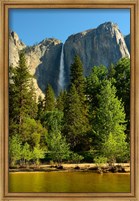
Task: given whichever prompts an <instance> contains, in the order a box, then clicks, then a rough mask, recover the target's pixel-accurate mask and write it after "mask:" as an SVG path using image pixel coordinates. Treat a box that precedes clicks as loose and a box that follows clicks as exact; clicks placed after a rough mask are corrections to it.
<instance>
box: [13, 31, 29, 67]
mask: <svg viewBox="0 0 139 201" xmlns="http://www.w3.org/2000/svg"><path fill="white" fill-rule="evenodd" d="M25 47H26V45H25V44H24V43H23V42H21V40H20V39H19V37H18V35H17V34H16V33H15V32H13V31H12V32H11V33H9V64H10V65H12V66H13V67H15V66H17V65H18V61H19V51H20V50H22V49H24V48H25Z"/></svg>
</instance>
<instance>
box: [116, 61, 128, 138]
mask: <svg viewBox="0 0 139 201" xmlns="http://www.w3.org/2000/svg"><path fill="white" fill-rule="evenodd" d="M113 77H114V78H115V80H116V83H115V87H116V89H117V93H116V94H117V96H118V97H119V99H121V100H122V102H123V104H124V109H125V113H126V120H127V129H126V133H127V140H128V142H129V141H130V59H129V58H122V59H120V60H119V61H118V62H117V64H116V65H115V74H114V76H113Z"/></svg>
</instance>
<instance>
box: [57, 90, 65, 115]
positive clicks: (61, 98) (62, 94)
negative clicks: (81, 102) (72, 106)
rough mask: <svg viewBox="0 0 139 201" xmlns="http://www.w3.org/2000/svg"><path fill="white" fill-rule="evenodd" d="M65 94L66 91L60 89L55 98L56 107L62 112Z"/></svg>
mask: <svg viewBox="0 0 139 201" xmlns="http://www.w3.org/2000/svg"><path fill="white" fill-rule="evenodd" d="M66 96H67V92H66V91H61V92H60V94H59V96H58V97H57V100H56V108H57V109H58V110H60V111H62V112H63V111H64V108H65V104H66Z"/></svg>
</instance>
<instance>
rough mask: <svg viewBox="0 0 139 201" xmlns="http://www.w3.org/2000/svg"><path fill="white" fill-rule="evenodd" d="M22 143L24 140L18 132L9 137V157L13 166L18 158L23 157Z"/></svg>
mask: <svg viewBox="0 0 139 201" xmlns="http://www.w3.org/2000/svg"><path fill="white" fill-rule="evenodd" d="M21 145H22V141H21V139H20V138H19V136H18V135H17V134H16V135H13V136H12V137H10V138H9V157H10V165H11V166H13V165H15V164H16V162H17V160H20V159H21Z"/></svg>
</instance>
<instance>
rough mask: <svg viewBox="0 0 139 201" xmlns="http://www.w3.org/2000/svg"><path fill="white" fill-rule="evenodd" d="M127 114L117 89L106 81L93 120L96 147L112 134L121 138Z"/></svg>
mask: <svg viewBox="0 0 139 201" xmlns="http://www.w3.org/2000/svg"><path fill="white" fill-rule="evenodd" d="M125 129H126V125H125V112H124V107H123V104H122V103H121V101H120V100H118V98H117V97H116V89H115V87H114V86H112V85H111V82H110V81H108V80H107V81H104V83H103V85H102V86H101V91H100V94H99V95H98V108H97V110H96V114H95V115H94V118H93V139H94V143H96V144H94V145H96V146H98V147H100V146H101V144H102V143H103V142H104V141H105V140H106V139H107V138H108V136H109V134H110V133H113V134H114V135H117V136H119V135H120V134H121V133H124V131H125Z"/></svg>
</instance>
